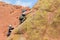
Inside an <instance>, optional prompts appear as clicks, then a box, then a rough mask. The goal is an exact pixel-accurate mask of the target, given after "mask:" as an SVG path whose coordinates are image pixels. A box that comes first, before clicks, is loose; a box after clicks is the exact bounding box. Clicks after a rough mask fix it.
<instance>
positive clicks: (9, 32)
mask: <svg viewBox="0 0 60 40" xmlns="http://www.w3.org/2000/svg"><path fill="white" fill-rule="evenodd" d="M13 29H14V28H12V26H11V25H9V29H8V34H7V37H8V36H10V34H11V31H12V30H13Z"/></svg>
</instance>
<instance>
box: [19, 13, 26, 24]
mask: <svg viewBox="0 0 60 40" xmlns="http://www.w3.org/2000/svg"><path fill="white" fill-rule="evenodd" d="M25 16H26V15H25V14H22V15H21V16H20V17H19V20H20V23H23V22H24V21H25V19H26V17H25Z"/></svg>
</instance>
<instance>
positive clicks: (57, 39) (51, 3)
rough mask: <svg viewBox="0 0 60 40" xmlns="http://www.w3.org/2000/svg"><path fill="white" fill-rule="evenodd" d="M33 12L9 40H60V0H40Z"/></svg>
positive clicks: (13, 32)
mask: <svg viewBox="0 0 60 40" xmlns="http://www.w3.org/2000/svg"><path fill="white" fill-rule="evenodd" d="M31 10H32V11H33V12H31V13H30V14H28V15H27V19H26V21H24V22H23V23H22V24H21V25H19V26H18V27H17V28H15V29H14V30H13V31H12V34H11V35H10V37H8V39H7V40H60V0H38V2H37V3H36V5H35V6H34V7H33V8H32V9H31Z"/></svg>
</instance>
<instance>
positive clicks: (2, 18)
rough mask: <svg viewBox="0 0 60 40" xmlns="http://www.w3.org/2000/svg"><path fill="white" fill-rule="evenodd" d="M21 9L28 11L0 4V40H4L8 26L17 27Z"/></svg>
mask: <svg viewBox="0 0 60 40" xmlns="http://www.w3.org/2000/svg"><path fill="white" fill-rule="evenodd" d="M22 9H26V10H27V11H29V10H30V9H29V8H28V7H22V6H16V5H11V4H7V3H4V2H0V40H6V38H7V31H8V26H9V25H12V27H14V28H15V27H17V26H18V25H19V16H20V15H21V14H22Z"/></svg>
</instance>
